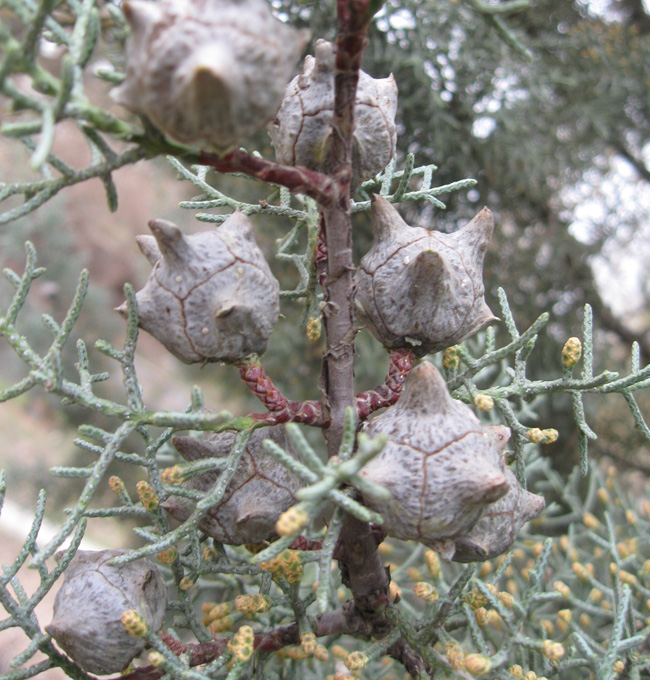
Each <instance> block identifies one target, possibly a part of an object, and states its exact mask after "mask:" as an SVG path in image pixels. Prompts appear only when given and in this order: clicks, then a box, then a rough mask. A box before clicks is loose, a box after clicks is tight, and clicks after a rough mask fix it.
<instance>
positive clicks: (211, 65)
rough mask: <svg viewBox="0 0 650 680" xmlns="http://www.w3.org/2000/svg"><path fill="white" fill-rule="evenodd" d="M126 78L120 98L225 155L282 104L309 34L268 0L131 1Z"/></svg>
mask: <svg viewBox="0 0 650 680" xmlns="http://www.w3.org/2000/svg"><path fill="white" fill-rule="evenodd" d="M122 8H123V10H124V14H125V16H126V18H127V20H128V22H129V25H130V27H131V36H130V39H129V41H128V47H127V69H126V80H125V81H124V83H123V84H122V85H120V86H119V87H118V88H117V89H116V90H114V91H113V96H114V98H115V99H116V100H117V101H118V102H119V103H120V104H122V105H123V106H125V107H126V108H128V109H130V110H131V111H133V112H134V113H138V114H140V115H143V116H146V117H147V118H149V119H150V120H151V121H152V122H153V123H154V125H156V127H158V128H159V129H160V130H162V131H163V132H166V133H167V134H169V135H170V136H171V137H174V138H176V139H178V140H180V141H182V142H195V141H205V142H209V143H210V144H212V146H213V147H214V148H215V149H216V150H217V151H220V152H225V151H227V150H229V149H231V148H232V147H233V146H235V145H236V144H237V143H238V142H239V141H240V140H241V139H242V138H244V137H245V136H247V135H249V134H251V133H253V132H255V131H256V130H259V129H260V128H262V127H263V126H264V125H265V124H266V123H267V122H268V121H269V119H270V118H271V117H272V116H273V115H274V114H275V112H276V111H277V109H278V106H280V102H281V101H282V97H283V95H284V89H285V86H286V84H287V82H288V81H289V80H290V78H291V77H292V76H293V74H294V72H295V66H296V62H297V61H298V58H299V57H300V54H301V52H302V51H303V49H304V47H305V45H306V43H307V40H308V39H309V32H307V31H301V30H297V29H295V28H293V27H291V26H289V25H287V24H284V23H282V22H281V21H279V20H277V19H276V18H275V17H274V16H273V14H272V12H271V9H270V6H269V5H268V3H267V2H266V1H265V0H161V1H160V2H157V3H152V2H143V1H142V0H130V1H129V2H125V3H124V4H123V5H122Z"/></svg>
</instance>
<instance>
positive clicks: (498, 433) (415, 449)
mask: <svg viewBox="0 0 650 680" xmlns="http://www.w3.org/2000/svg"><path fill="white" fill-rule="evenodd" d="M366 432H367V433H368V435H370V436H375V435H378V434H380V433H384V434H386V435H387V436H388V443H387V444H386V447H385V448H384V450H383V451H382V452H381V453H380V454H379V456H377V457H376V458H374V459H373V460H371V461H370V462H369V463H368V464H367V465H366V466H364V468H363V469H362V470H361V474H362V475H363V476H364V477H365V478H366V479H368V480H370V481H372V482H375V483H376V484H379V485H381V486H383V487H385V488H386V489H388V491H389V492H390V497H389V498H388V500H384V499H383V498H381V497H374V496H373V495H372V494H370V493H368V492H364V493H363V499H364V502H365V503H366V504H367V505H368V506H369V507H371V508H372V509H373V510H376V511H377V512H379V513H380V514H381V516H382V517H383V520H384V524H383V526H382V528H383V529H384V530H385V531H386V532H387V533H388V535H389V536H394V537H395V538H400V539H402V540H417V541H420V542H421V543H424V544H425V545H427V546H429V547H431V548H433V549H434V550H437V551H438V552H439V553H440V554H441V555H442V556H443V557H445V558H447V559H450V558H451V556H452V555H453V554H454V550H455V544H454V539H455V537H457V536H459V535H460V534H463V533H465V532H467V531H469V530H470V529H471V527H473V526H474V524H475V523H476V522H477V521H478V519H479V517H480V516H481V513H482V512H483V510H484V509H485V507H486V506H487V505H489V504H490V503H494V502H495V501H497V500H498V499H499V498H502V497H503V496H505V494H506V493H508V489H509V486H508V479H507V477H506V472H505V459H504V456H503V449H504V447H505V442H507V439H508V436H509V430H508V428H505V427H501V426H493V427H484V426H483V425H481V423H480V421H479V420H478V418H477V417H476V416H475V415H474V413H472V410H471V409H470V408H469V407H468V406H466V405H465V404H463V403H462V402H460V401H457V400H455V399H453V398H452V397H451V395H450V394H449V391H448V389H447V385H446V383H445V381H444V380H443V378H442V376H441V375H440V373H439V372H438V370H437V369H436V368H435V366H434V365H433V364H431V363H429V362H427V361H424V362H422V363H420V364H418V366H416V367H415V368H414V369H413V371H412V372H411V374H410V376H409V378H408V380H407V382H406V385H405V387H404V394H403V395H402V397H401V398H400V400H399V402H398V403H397V404H396V405H395V406H392V407H390V408H389V409H387V410H386V411H385V412H384V413H382V414H381V415H380V416H378V417H377V418H375V419H374V420H372V421H371V422H370V423H369V424H368V425H367V427H366Z"/></svg>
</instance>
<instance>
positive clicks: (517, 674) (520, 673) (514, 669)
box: [508, 664, 524, 680]
mask: <svg viewBox="0 0 650 680" xmlns="http://www.w3.org/2000/svg"><path fill="white" fill-rule="evenodd" d="M508 673H510V675H512V677H513V678H515V680H522V678H523V677H524V669H523V668H522V667H521V666H520V665H519V664H515V665H514V666H510V668H508Z"/></svg>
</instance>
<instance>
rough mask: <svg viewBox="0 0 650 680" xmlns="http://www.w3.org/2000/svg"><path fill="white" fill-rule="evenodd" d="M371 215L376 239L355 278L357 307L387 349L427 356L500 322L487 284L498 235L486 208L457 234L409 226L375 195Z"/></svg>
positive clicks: (385, 202)
mask: <svg viewBox="0 0 650 680" xmlns="http://www.w3.org/2000/svg"><path fill="white" fill-rule="evenodd" d="M371 218H372V225H373V231H374V241H373V244H372V247H371V249H370V250H369V251H368V253H366V255H365V256H364V257H363V258H362V260H361V263H360V265H359V270H358V272H357V274H356V277H355V281H356V287H357V292H356V304H357V310H358V315H359V320H360V321H361V322H362V323H363V324H365V326H366V327H367V328H368V329H369V330H370V332H371V333H372V334H373V335H374V336H375V337H376V338H377V339H378V340H379V341H380V342H382V344H383V345H385V346H386V347H389V348H391V349H395V348H402V347H403V348H409V349H411V350H413V351H414V352H415V353H416V354H418V355H420V356H422V355H424V354H428V353H429V352H437V351H440V350H442V349H445V348H447V347H451V346H452V345H455V344H457V343H459V342H461V341H462V340H463V339H465V338H467V337H468V336H470V335H472V334H473V333H476V332H477V331H479V330H480V329H481V328H483V327H484V326H485V325H487V324H488V323H490V322H491V321H495V320H496V317H495V316H494V315H493V314H492V312H491V311H490V309H489V308H488V306H487V304H486V302H485V297H484V293H485V287H484V285H483V259H484V257H485V252H486V250H487V247H488V244H489V241H490V237H491V236H492V232H493V230H494V221H493V219H492V214H491V213H490V211H489V210H488V209H487V208H484V209H483V210H481V212H480V213H479V214H478V215H477V216H476V217H475V218H474V219H473V220H472V221H471V222H469V224H467V225H465V226H464V227H462V228H461V229H459V230H458V231H456V232H454V233H452V234H443V233H440V232H433V231H428V230H426V229H422V228H420V227H410V226H409V225H408V224H406V222H404V220H403V219H402V218H401V216H400V214H399V213H398V212H397V210H396V209H395V208H394V207H393V206H392V205H391V204H390V203H389V202H388V201H387V200H386V199H385V198H383V197H382V196H373V199H372V208H371Z"/></svg>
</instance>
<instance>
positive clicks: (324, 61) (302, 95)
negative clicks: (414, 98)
mask: <svg viewBox="0 0 650 680" xmlns="http://www.w3.org/2000/svg"><path fill="white" fill-rule="evenodd" d="M335 50H336V47H335V45H333V44H332V43H330V42H327V41H326V40H318V41H317V42H316V50H315V57H312V56H308V57H307V58H306V59H305V65H304V70H303V73H302V74H301V75H299V76H296V77H295V78H294V79H293V80H292V81H291V82H290V83H289V85H288V86H287V89H286V94H285V96H284V100H283V102H282V106H281V107H280V110H279V111H278V113H277V115H276V117H275V120H274V121H273V122H272V123H270V124H269V126H268V129H269V134H270V135H271V139H272V140H273V144H274V146H275V155H276V158H277V160H278V162H280V163H286V164H288V165H304V166H305V167H307V168H309V169H310V170H322V169H323V166H324V162H325V159H326V158H327V153H328V149H329V143H330V137H331V134H332V115H333V113H332V112H333V109H334V66H335V57H336V54H335ZM396 112H397V85H396V84H395V79H394V78H393V76H392V75H391V76H389V77H388V78H383V79H375V78H372V77H371V76H369V75H368V74H367V73H365V72H364V71H361V72H360V73H359V84H358V87H357V96H356V104H355V108H354V133H353V150H352V154H353V158H352V185H353V186H356V185H358V184H359V183H360V182H362V181H363V180H365V179H368V178H370V177H374V176H375V175H376V174H377V173H378V172H381V170H383V169H384V168H385V167H386V166H387V165H388V163H389V162H390V160H391V158H392V157H393V156H394V155H395V143H396V130H395V114H396Z"/></svg>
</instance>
